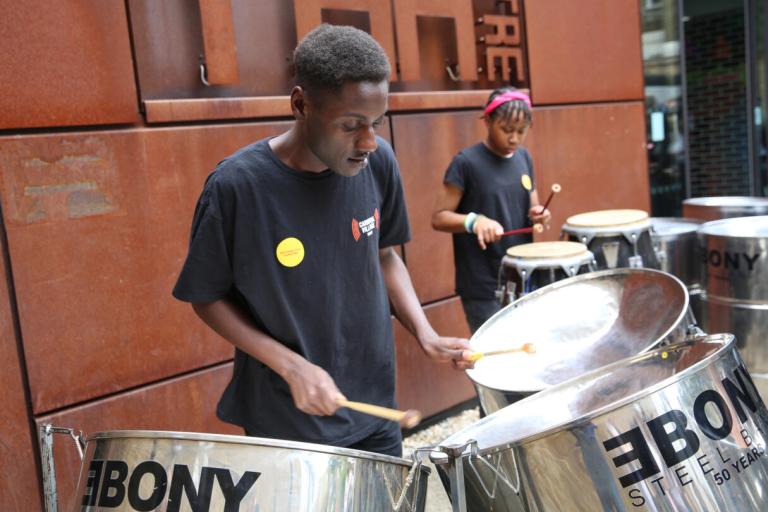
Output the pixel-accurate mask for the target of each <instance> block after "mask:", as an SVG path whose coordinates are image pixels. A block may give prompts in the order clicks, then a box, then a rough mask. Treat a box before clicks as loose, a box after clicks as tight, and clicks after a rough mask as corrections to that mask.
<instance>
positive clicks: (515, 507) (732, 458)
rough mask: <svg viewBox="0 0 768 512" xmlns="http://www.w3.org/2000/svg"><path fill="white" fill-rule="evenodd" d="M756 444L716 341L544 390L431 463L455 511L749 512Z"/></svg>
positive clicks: (727, 349) (766, 506)
mask: <svg viewBox="0 0 768 512" xmlns="http://www.w3.org/2000/svg"><path fill="white" fill-rule="evenodd" d="M509 371H510V372H511V371H514V370H513V369H512V368H511V367H510V370H509ZM767 433H768V410H766V408H765V405H764V403H763V401H762V399H761V398H760V395H759V394H758V393H757V390H756V389H755V387H754V385H753V384H752V381H751V380H750V378H749V374H748V373H747V369H746V368H745V366H744V363H743V361H742V359H741V357H740V356H739V354H738V352H737V350H736V344H735V342H734V338H733V336H732V335H724V334H720V335H714V336H708V337H703V338H699V339H694V340H688V341H685V342H681V343H678V344H673V345H669V346H666V347H662V348H659V349H654V350H651V351H649V352H646V353H644V354H642V355H639V356H635V357H632V358H628V359H624V360H621V361H617V362H615V363H613V364H610V365H608V366H606V367H604V368H600V369H597V370H595V371H593V372H590V373H587V374H585V375H582V376H581V377H578V378H576V379H573V380H569V381H566V382H563V383H561V384H559V385H557V386H554V387H551V388H549V389H547V390H545V391H542V392H541V393H538V394H536V395H533V396H531V397H529V398H528V399H526V400H522V401H520V402H517V403H515V404H513V405H510V406H509V407H506V408H505V409H503V410H501V411H499V412H497V413H495V414H492V415H490V416H488V417H486V418H483V419H482V420H480V421H479V422H477V423H475V424H473V425H470V426H469V427H467V428H465V429H463V430H461V431H459V432H457V433H455V434H453V435H451V436H450V437H448V438H447V439H445V440H443V441H442V442H441V443H440V444H439V450H438V451H435V452H432V454H431V458H432V461H433V462H434V463H435V464H436V466H437V470H438V472H439V473H440V474H441V477H442V478H441V480H442V481H443V483H444V485H445V486H446V489H447V491H448V493H449V494H450V495H451V496H452V503H453V506H454V510H456V511H458V510H467V511H487V510H494V511H498V512H539V511H563V512H580V511H598V510H603V511H628V510H644V511H669V512H672V511H686V512H713V511H718V512H747V511H754V512H758V511H764V510H768V493H766V489H768V454H766V443H768V439H767V438H766V435H767Z"/></svg>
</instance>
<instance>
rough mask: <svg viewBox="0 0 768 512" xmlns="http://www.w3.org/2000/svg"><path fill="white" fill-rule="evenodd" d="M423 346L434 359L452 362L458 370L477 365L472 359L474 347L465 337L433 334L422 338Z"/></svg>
mask: <svg viewBox="0 0 768 512" xmlns="http://www.w3.org/2000/svg"><path fill="white" fill-rule="evenodd" d="M419 342H420V343H421V348H422V349H423V350H424V352H425V353H426V354H427V356H429V358H430V359H432V360H434V361H441V362H446V363H447V362H449V361H450V362H451V364H452V365H453V367H454V368H456V369H457V370H468V369H470V368H474V367H475V363H474V361H470V359H469V358H470V357H471V355H472V349H471V348H470V346H469V342H468V341H467V340H466V339H464V338H453V337H449V336H437V335H435V336H431V337H428V338H425V339H422V340H419Z"/></svg>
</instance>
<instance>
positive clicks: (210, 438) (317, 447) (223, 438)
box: [85, 430, 430, 472]
mask: <svg viewBox="0 0 768 512" xmlns="http://www.w3.org/2000/svg"><path fill="white" fill-rule="evenodd" d="M131 438H135V439H164V440H182V441H204V442H218V443H222V444H245V445H252V446H256V447H267V448H286V449H293V450H301V451H307V452H317V453H322V454H325V455H341V456H345V457H355V458H358V459H367V460H375V461H377V462H387V463H390V464H397V465H400V466H405V467H407V468H410V467H411V465H412V464H413V462H412V461H410V460H408V459H406V458H403V457H395V456H393V455H384V454H381V453H375V452H367V451H365V450H357V449H354V448H344V447H340V446H331V445H323V444H315V443H305V442H302V441H288V440H284V439H272V438H267V437H250V436H238V435H232V434H209V433H205V432H183V431H175V430H104V431H100V432H94V433H93V434H88V435H87V436H86V437H85V443H86V444H88V443H90V442H91V441H98V440H101V439H131ZM422 469H426V470H427V472H429V471H430V468H429V467H426V466H422Z"/></svg>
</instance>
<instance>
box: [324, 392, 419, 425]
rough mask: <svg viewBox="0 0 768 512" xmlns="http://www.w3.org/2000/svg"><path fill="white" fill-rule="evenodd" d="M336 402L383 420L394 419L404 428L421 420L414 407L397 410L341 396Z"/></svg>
mask: <svg viewBox="0 0 768 512" xmlns="http://www.w3.org/2000/svg"><path fill="white" fill-rule="evenodd" d="M336 403H337V404H339V405H340V406H341V407H346V408H348V409H352V410H353V411H357V412H362V413H364V414H370V415H371V416H376V417H377V418H384V419H385V420H390V421H396V422H397V423H399V424H400V426H402V427H405V428H413V427H415V426H416V425H418V424H419V423H420V422H421V413H420V412H419V411H417V410H416V409H408V410H407V411H398V410H397V409H390V408H388V407H381V406H380V405H373V404H366V403H363V402H352V401H350V400H343V399H341V398H340V399H338V400H336Z"/></svg>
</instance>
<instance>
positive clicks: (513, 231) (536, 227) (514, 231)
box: [501, 183, 562, 236]
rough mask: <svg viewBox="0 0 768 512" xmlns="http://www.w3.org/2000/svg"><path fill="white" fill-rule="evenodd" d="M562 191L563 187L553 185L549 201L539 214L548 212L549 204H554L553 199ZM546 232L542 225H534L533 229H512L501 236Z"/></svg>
mask: <svg viewBox="0 0 768 512" xmlns="http://www.w3.org/2000/svg"><path fill="white" fill-rule="evenodd" d="M561 190H562V187H560V185H559V184H557V183H555V184H554V185H552V187H551V189H550V191H549V197H547V200H546V201H545V202H544V206H542V207H541V210H539V214H542V213H544V212H545V211H547V207H548V206H549V203H551V202H552V198H553V197H555V194H557V193H558V192H560V191H561ZM542 231H544V227H543V226H542V225H541V224H534V225H533V226H531V227H528V228H518V229H510V230H509V231H505V232H503V233H502V234H501V236H507V235H520V234H523V233H533V232H536V233H541V232H542Z"/></svg>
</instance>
